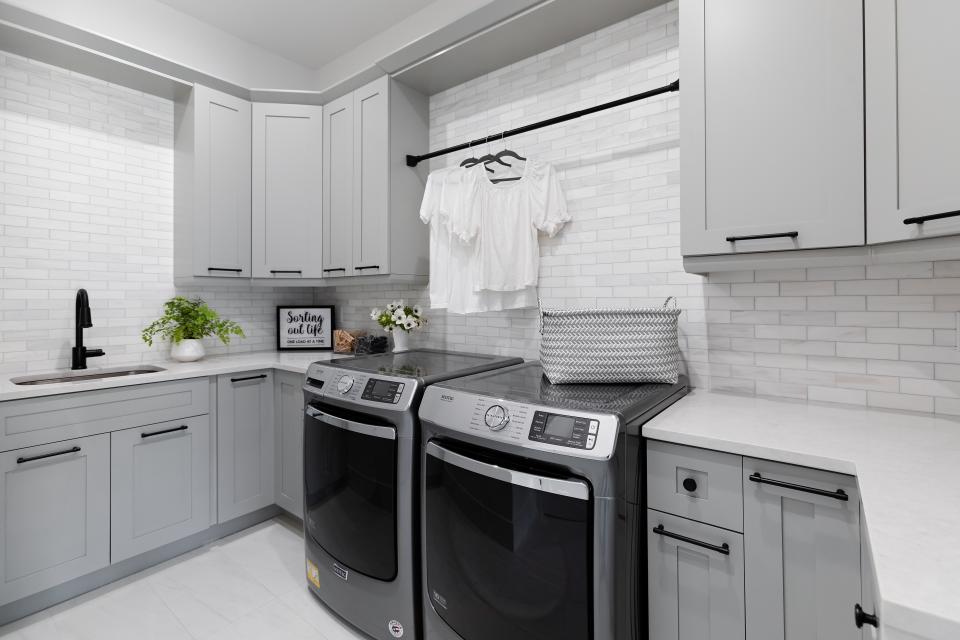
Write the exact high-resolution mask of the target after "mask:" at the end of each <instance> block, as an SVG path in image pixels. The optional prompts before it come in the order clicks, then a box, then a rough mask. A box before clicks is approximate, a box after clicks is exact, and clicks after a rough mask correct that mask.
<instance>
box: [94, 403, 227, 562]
mask: <svg viewBox="0 0 960 640" xmlns="http://www.w3.org/2000/svg"><path fill="white" fill-rule="evenodd" d="M110 471H111V476H110V497H111V523H110V530H111V539H110V547H111V560H112V561H113V562H119V561H121V560H125V559H127V558H131V557H133V556H135V555H138V554H140V553H143V552H145V551H149V550H150V549H155V548H157V547H160V546H163V545H165V544H167V543H170V542H174V541H176V540H179V539H181V538H185V537H187V536H189V535H191V534H194V533H197V532H198V531H203V530H204V529H206V528H207V527H209V526H210V421H209V417H208V416H197V417H194V418H187V419H185V420H176V421H173V422H163V423H160V424H152V425H149V426H145V427H137V428H134V429H125V430H123V431H115V432H113V433H112V434H110Z"/></svg>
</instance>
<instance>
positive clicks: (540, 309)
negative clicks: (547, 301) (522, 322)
mask: <svg viewBox="0 0 960 640" xmlns="http://www.w3.org/2000/svg"><path fill="white" fill-rule="evenodd" d="M537 322H539V323H540V335H543V304H542V301H541V300H540V296H539V295H538V296H537Z"/></svg>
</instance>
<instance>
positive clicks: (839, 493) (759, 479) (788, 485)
mask: <svg viewBox="0 0 960 640" xmlns="http://www.w3.org/2000/svg"><path fill="white" fill-rule="evenodd" d="M749 479H750V482H756V483H758V484H769V485H773V486H774V487H783V488H784V489H793V490H794V491H802V492H804V493H812V494H815V495H818V496H825V497H827V498H833V499H834V500H840V501H841V502H846V501H847V500H849V499H850V496H848V495H847V492H846V491H844V490H843V489H837V490H836V491H828V490H826V489H817V488H816V487H807V486H804V485H802V484H793V483H792V482H784V481H783V480H771V479H770V478H764V477H763V476H761V475H760V474H759V473H751V474H750V478H749Z"/></svg>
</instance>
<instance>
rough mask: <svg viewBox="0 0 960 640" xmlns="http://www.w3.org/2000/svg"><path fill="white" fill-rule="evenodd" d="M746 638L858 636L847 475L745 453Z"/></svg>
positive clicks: (855, 510) (854, 530) (851, 493)
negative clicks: (750, 456) (855, 617)
mask: <svg viewBox="0 0 960 640" xmlns="http://www.w3.org/2000/svg"><path fill="white" fill-rule="evenodd" d="M743 473H744V482H743V490H744V510H743V511H744V513H743V521H744V540H745V542H746V612H747V640H793V639H794V638H804V639H809V640H859V638H860V630H859V629H857V628H856V626H855V625H853V624H852V623H851V622H852V619H853V609H852V607H853V604H855V603H856V602H858V601H859V598H860V522H859V519H860V512H859V502H860V501H859V492H858V490H857V484H856V480H855V479H854V478H853V477H851V476H845V475H840V474H836V473H828V472H825V471H817V470H814V469H808V468H805V467H796V466H791V465H785V464H781V463H776V462H769V461H764V460H755V459H751V458H744V461H743Z"/></svg>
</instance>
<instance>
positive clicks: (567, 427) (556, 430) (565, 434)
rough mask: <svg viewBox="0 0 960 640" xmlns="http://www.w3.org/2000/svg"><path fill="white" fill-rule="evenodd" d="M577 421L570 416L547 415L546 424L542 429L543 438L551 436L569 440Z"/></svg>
mask: <svg viewBox="0 0 960 640" xmlns="http://www.w3.org/2000/svg"><path fill="white" fill-rule="evenodd" d="M576 424H577V421H576V420H575V419H574V418H573V417H571V416H558V415H555V414H549V415H547V422H546V425H545V426H544V428H543V434H544V435H545V436H553V437H556V438H563V439H564V440H569V439H570V438H572V437H573V428H574V426H576Z"/></svg>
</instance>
